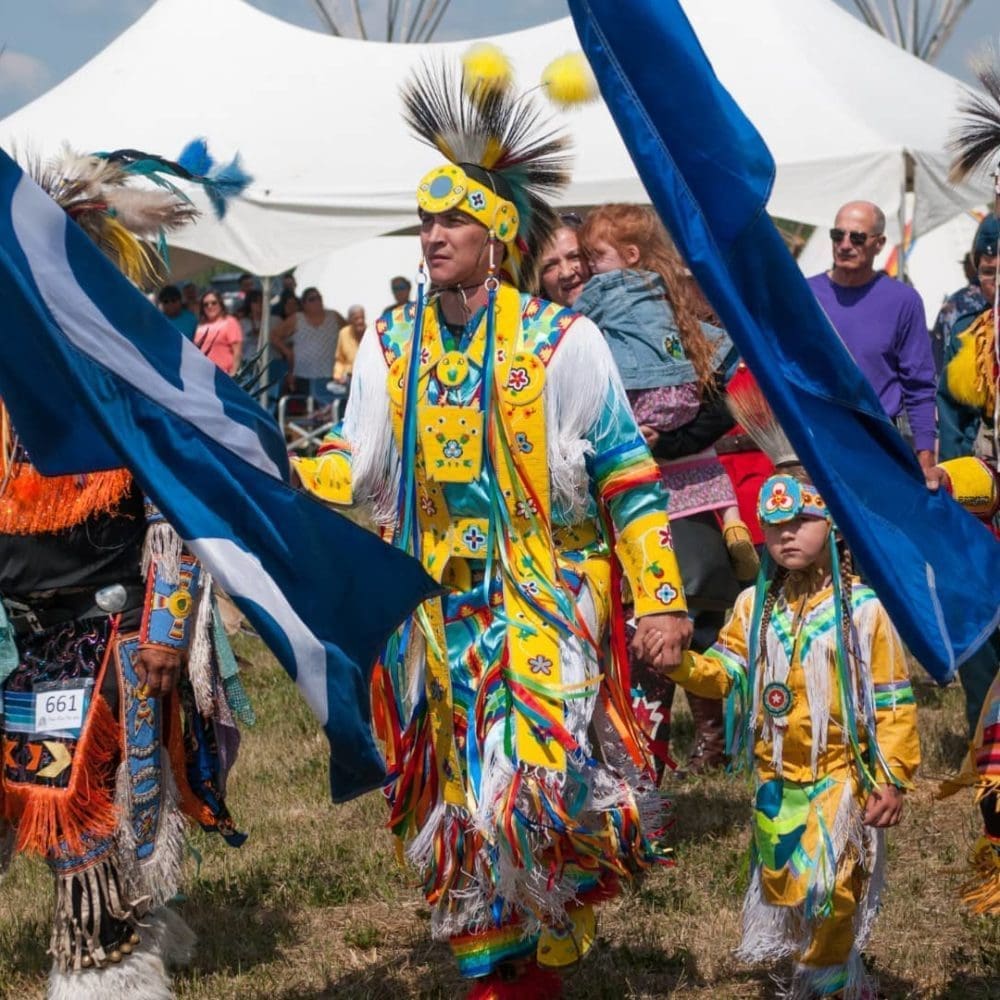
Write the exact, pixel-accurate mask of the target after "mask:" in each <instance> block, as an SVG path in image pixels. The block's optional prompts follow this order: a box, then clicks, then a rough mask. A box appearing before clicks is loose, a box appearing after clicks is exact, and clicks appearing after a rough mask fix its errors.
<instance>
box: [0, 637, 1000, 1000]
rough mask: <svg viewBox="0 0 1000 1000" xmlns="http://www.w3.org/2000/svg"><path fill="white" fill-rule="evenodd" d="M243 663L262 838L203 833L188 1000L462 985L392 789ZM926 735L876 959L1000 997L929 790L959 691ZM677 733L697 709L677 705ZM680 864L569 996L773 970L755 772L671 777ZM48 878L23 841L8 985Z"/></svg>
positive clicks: (443, 993)
mask: <svg viewBox="0 0 1000 1000" xmlns="http://www.w3.org/2000/svg"><path fill="white" fill-rule="evenodd" d="M242 652H243V653H244V654H246V655H248V656H249V658H250V660H251V665H250V666H249V668H248V669H247V671H246V672H245V674H244V677H245V680H246V682H247V687H248V688H249V690H250V693H251V696H252V697H253V699H254V703H255V706H256V709H257V714H258V717H259V719H260V721H259V723H258V725H257V727H256V728H255V729H254V730H252V731H250V732H249V733H247V734H246V736H245V737H244V742H243V748H242V753H241V758H240V761H239V765H238V767H237V769H236V772H235V774H234V776H233V779H232V784H231V788H230V796H229V800H230V806H231V808H232V811H233V813H234V815H235V816H236V817H237V820H238V822H239V823H240V824H241V826H242V828H243V829H246V830H247V831H248V832H249V833H250V840H249V841H248V842H247V844H246V845H245V846H244V847H243V848H242V849H241V850H239V851H234V850H232V849H229V848H227V847H225V846H224V845H223V844H222V841H221V840H220V839H219V838H210V837H207V836H205V835H202V834H200V833H198V834H195V835H194V836H193V838H192V845H191V846H192V857H191V859H190V860H189V862H188V878H187V882H186V887H185V889H186V896H185V898H184V900H183V902H182V903H181V904H180V910H181V912H182V913H183V914H184V916H185V918H186V919H187V920H188V922H189V923H190V924H191V925H192V926H193V927H194V928H195V930H196V931H197V933H198V936H199V938H200V945H199V951H198V956H197V958H196V960H195V963H194V965H193V967H192V968H191V969H189V970H188V971H186V972H185V973H182V974H180V975H178V976H177V978H176V989H177V994H178V997H181V998H185V1000H229V998H232V1000H236V998H240V1000H318V998H323V997H351V998H355V997H356V998H386V1000H390V998H391V1000H402V998H405V997H423V998H437V997H441V998H443V997H458V996H461V995H462V985H461V983H460V981H459V979H458V977H457V976H456V975H455V973H454V971H453V968H452V963H451V961H450V958H449V954H448V951H447V948H445V947H444V946H441V945H436V944H433V943H432V942H431V941H430V939H429V933H428V930H429V928H428V923H429V921H428V911H427V908H426V906H425V905H424V904H423V902H422V900H421V897H420V893H419V892H418V890H416V889H415V888H413V884H412V877H408V876H407V874H406V873H405V872H402V871H400V870H399V869H398V868H397V866H396V863H395V855H394V851H393V848H392V844H391V842H390V839H389V836H388V835H387V833H386V832H385V831H384V830H383V829H382V821H383V818H384V806H383V803H382V801H381V797H380V796H378V795H374V794H373V795H369V796H367V797H365V798H364V799H361V800H359V801H357V802H353V803H351V804H349V805H345V806H333V805H331V804H330V803H329V802H328V800H327V797H326V745H325V741H324V739H323V737H322V735H320V734H318V733H317V730H316V726H315V725H314V723H313V721H312V719H311V717H310V716H309V714H308V712H307V710H306V709H305V707H304V705H303V704H302V703H301V701H300V700H299V698H298V696H297V694H296V692H295V690H294V688H293V686H292V685H291V684H290V683H289V681H288V680H287V678H286V677H285V675H284V674H283V673H282V672H281V671H280V669H279V668H278V667H277V666H276V665H275V664H274V662H273V661H272V660H271V658H270V657H269V656H268V655H267V654H265V653H263V652H261V651H260V650H259V648H257V647H254V646H252V645H249V644H244V647H243V649H242ZM918 697H919V701H920V706H921V715H920V728H921V738H922V744H923V752H924V768H923V777H922V780H921V782H920V787H919V789H918V790H917V791H916V793H915V794H912V795H911V796H910V797H909V802H908V810H907V814H906V816H905V818H904V820H903V823H902V825H901V826H900V827H898V828H897V829H896V830H894V831H892V832H891V833H890V848H889V851H890V853H889V858H890V864H889V887H888V891H887V893H886V897H885V906H884V909H883V913H882V916H881V919H880V920H879V922H878V924H877V926H876V931H875V935H874V938H873V940H872V943H871V946H870V950H869V954H868V961H869V965H870V967H871V968H872V969H873V970H874V971H875V973H876V974H877V975H878V977H879V981H880V984H881V989H882V994H883V996H885V997H891V998H903V997H907V998H909V997H937V998H951V1000H986V998H998V997H1000V921H998V920H992V921H991V920H985V919H970V918H969V917H967V916H965V915H964V914H963V913H962V912H961V911H960V910H959V908H958V906H957V905H956V901H955V889H956V885H957V884H958V882H959V881H960V880H961V877H962V867H963V863H964V858H965V853H966V850H967V848H968V846H969V845H970V844H971V842H972V839H973V837H974V836H975V834H976V827H977V824H976V822H975V815H978V814H974V812H973V808H972V804H971V795H968V794H966V795H961V796H958V797H956V798H955V799H952V800H949V801H948V802H944V803H941V802H934V801H933V799H932V793H933V789H934V786H935V784H936V781H937V779H938V778H939V777H940V776H942V775H943V774H945V773H947V772H949V771H952V770H954V769H955V768H956V767H957V766H958V763H959V761H960V759H961V756H962V753H963V739H962V736H961V733H962V730H963V715H962V695H961V691H960V690H958V689H957V688H954V687H953V688H950V689H948V690H945V691H940V690H938V689H937V688H934V687H933V686H931V685H930V684H929V683H927V684H921V685H920V687H919V689H918ZM677 727H678V744H679V747H680V750H681V751H683V750H684V749H685V745H684V744H685V740H687V741H689V740H690V736H691V733H690V718H689V716H687V715H686V713H685V712H684V710H683V709H682V710H681V711H680V712H678V718H677ZM669 788H670V791H671V793H672V795H673V799H674V811H675V818H676V826H675V844H676V855H677V862H678V864H677V867H675V868H672V869H663V870H660V871H657V872H655V873H654V874H652V875H651V876H650V877H649V878H647V879H646V881H645V882H644V883H643V885H642V886H641V887H639V888H638V889H636V890H634V891H633V892H632V893H630V894H629V895H627V896H625V897H624V898H622V899H620V900H618V901H616V902H614V903H612V904H609V905H607V906H605V907H604V909H603V910H602V915H601V924H600V938H599V941H598V943H597V945H596V947H595V949H594V951H593V952H592V953H591V955H590V956H589V958H588V960H587V961H586V962H585V963H584V964H583V966H582V968H580V969H579V971H577V972H576V973H575V974H571V975H570V976H569V978H568V979H567V985H566V995H567V996H568V997H572V998H580V1000H597V998H608V1000H612V998H620V997H666V996H672V997H677V998H705V1000H707V998H710V997H711V998H730V997H732V998H768V997H772V996H774V994H775V988H774V985H773V983H772V981H771V979H770V977H769V972H768V971H767V970H763V971H762V970H753V969H748V968H747V967H745V966H741V965H740V964H738V963H736V962H735V961H734V960H733V959H732V958H731V956H730V952H731V950H732V948H733V947H734V946H735V944H736V942H737V934H738V927H739V909H740V901H741V898H742V893H743V888H744V884H745V875H744V870H743V856H744V849H745V844H746V838H747V821H748V816H749V807H748V797H747V790H746V785H745V784H744V782H743V781H742V780H741V779H734V778H730V777H726V776H724V775H719V776H714V777H711V778H707V779H699V780H685V781H679V780H673V781H672V782H671V783H670V785H669ZM49 895H50V884H49V879H48V874H47V872H46V870H45V868H44V866H43V865H41V864H40V863H37V862H33V861H27V860H26V859H24V858H21V859H18V860H17V861H16V862H15V863H14V865H13V866H12V868H11V870H10V872H9V874H8V875H7V877H6V879H5V881H4V882H3V885H2V887H0V996H2V997H4V998H18V1000H22V998H23V1000H31V998H37V997H41V996H43V994H44V978H45V974H46V971H47V968H48V959H47V956H46V954H45V948H46V944H47V941H48V908H49V905H50V904H49Z"/></svg>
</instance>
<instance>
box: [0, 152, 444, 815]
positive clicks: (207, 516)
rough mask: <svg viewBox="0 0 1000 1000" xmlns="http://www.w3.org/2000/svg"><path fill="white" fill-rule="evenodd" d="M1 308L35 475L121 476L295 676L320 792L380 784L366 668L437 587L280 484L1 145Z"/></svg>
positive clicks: (205, 369)
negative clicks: (322, 747)
mask: <svg viewBox="0 0 1000 1000" xmlns="http://www.w3.org/2000/svg"><path fill="white" fill-rule="evenodd" d="M0 301H2V303H3V324H4V330H5V333H6V336H5V338H4V340H5V343H4V353H3V362H2V364H0V396H2V398H3V400H4V403H5V404H6V405H7V407H8V409H9V410H10V412H11V415H12V418H13V422H14V425H15V426H16V427H17V430H18V433H19V434H20V436H21V439H22V440H23V441H24V443H25V446H26V447H27V449H28V452H29V454H30V455H31V459H32V461H33V463H34V464H35V465H36V466H37V468H38V469H39V471H40V472H42V473H44V474H46V475H63V474H70V473H83V472H95V471H99V470H102V469H107V468H115V467H120V466H125V467H127V468H128V469H130V470H131V471H132V473H133V475H134V476H135V478H136V480H137V482H138V483H139V485H140V486H141V488H142V489H143V490H144V491H145V492H146V493H147V495H148V496H149V497H150V498H151V499H152V500H153V502H154V503H156V504H157V506H158V507H159V508H160V509H161V510H162V511H163V513H164V514H165V515H166V517H167V519H168V520H169V521H170V522H171V524H172V525H173V526H174V528H175V529H176V530H177V532H178V533H179V534H180V535H181V537H182V538H184V539H185V541H186V542H187V544H188V545H189V546H190V548H191V550H192V551H193V552H194V553H196V554H197V555H198V557H199V558H200V559H202V561H203V562H204V564H205V566H206V567H207V568H208V570H209V572H210V573H211V574H212V575H213V576H214V577H215V578H216V579H217V580H218V581H219V583H220V584H221V586H222V587H223V588H224V589H225V590H226V592H227V593H229V595H230V596H231V597H232V598H233V599H234V600H235V601H236V603H237V605H239V607H240V610H241V611H243V613H244V614H245V615H246V616H247V618H249V619H250V621H251V622H252V623H253V625H254V627H255V628H256V629H257V630H258V631H259V632H260V634H261V636H262V637H263V638H264V640H265V642H267V644H268V646H270V648H271V649H272V650H273V651H274V653H275V655H276V656H277V657H278V659H279V660H280V661H281V664H282V666H283V667H284V668H285V670H287V671H288V673H289V674H290V676H291V677H292V678H293V679H294V680H295V683H296V684H297V686H298V687H299V690H300V691H301V692H302V694H303V696H304V697H305V699H306V701H307V702H308V703H309V705H310V707H311V708H312V710H313V712H314V713H315V714H316V716H317V718H318V719H319V721H320V723H321V724H322V726H323V729H324V730H325V732H326V734H327V736H328V738H329V740H330V747H331V761H330V786H331V791H332V794H333V797H334V799H335V800H337V801H342V800H344V799H348V798H351V797H353V796H355V795H358V794H360V793H361V792H364V791H367V790H368V789H370V788H373V787H375V786H377V785H379V784H380V783H381V782H382V780H383V777H384V768H383V763H382V760H381V757H380V755H379V753H378V750H377V749H376V747H375V744H374V741H373V739H372V734H371V730H370V727H369V699H368V675H369V671H370V668H371V665H372V663H373V662H374V660H375V657H376V655H377V652H378V650H379V648H380V646H381V644H382V643H383V642H384V641H385V640H386V638H387V636H388V635H389V633H390V632H391V631H392V629H393V628H394V627H395V626H396V625H397V624H398V623H399V622H400V621H401V620H402V619H403V618H405V617H406V616H407V614H408V613H409V612H410V611H411V610H412V609H413V608H414V607H415V606H416V605H417V604H418V603H419V602H420V601H421V600H423V599H424V598H425V597H427V596H429V595H430V594H431V593H433V592H434V591H435V590H436V589H437V588H436V585H435V584H434V582H433V581H432V580H431V579H430V578H429V577H428V576H427V575H426V574H425V573H424V571H423V569H422V567H421V566H420V564H419V563H418V562H417V561H416V560H414V559H411V558H410V557H409V556H406V555H404V554H403V553H401V552H399V551H397V550H395V549H393V548H391V547H390V546H388V545H386V544H384V543H383V542H382V541H380V540H379V539H378V538H376V537H375V536H374V535H371V534H369V533H368V532H366V531H364V530H362V529H361V528H358V527H356V526H355V525H353V524H351V523H350V522H349V521H347V520H345V519H344V518H342V517H340V516H339V515H337V514H335V513H333V512H332V511H330V510H328V509H327V508H326V507H324V506H323V505H322V504H320V503H318V502H316V501H314V500H312V499H310V498H309V497H308V496H306V495H304V494H302V493H297V492H296V491H294V490H292V489H291V488H290V487H289V486H287V485H286V483H285V480H286V478H287V472H288V460H287V456H286V453H285V445H284V441H283V440H282V437H281V433H280V431H279V429H278V427H277V425H276V424H275V423H274V422H273V421H272V420H271V418H270V417H269V416H268V415H267V414H266V413H265V412H264V411H263V410H262V409H261V408H260V407H259V406H257V404H256V403H255V402H254V401H253V400H252V399H250V397H249V396H247V395H246V394H245V393H244V392H243V391H242V390H240V389H239V388H238V387H237V386H236V384H235V383H234V382H233V381H232V380H231V379H230V378H229V377H228V376H226V375H225V374H223V373H222V372H221V371H219V369H218V368H217V367H216V366H215V365H214V364H213V363H212V362H211V361H210V360H209V359H208V358H207V357H205V356H204V355H203V354H202V353H201V352H200V351H199V350H198V349H197V348H196V347H195V346H194V345H193V344H192V343H191V342H190V341H188V340H187V339H186V338H184V337H182V336H180V335H179V334H178V333H177V331H176V330H174V328H173V327H172V326H171V325H170V323H169V322H168V321H167V320H166V319H164V318H163V317H162V316H161V315H160V313H159V312H158V311H157V310H156V309H155V308H153V307H152V306H151V305H150V304H149V303H148V302H147V301H146V300H145V298H144V297H143V296H142V295H141V294H140V293H139V292H138V291H137V290H136V289H135V288H134V287H133V286H132V285H131V284H130V283H129V282H128V281H127V280H126V279H125V278H123V277H122V275H121V274H120V273H119V272H118V271H117V269H116V268H115V267H114V266H113V265H112V264H111V263H110V261H108V260H107V259H106V258H105V257H104V255H103V254H102V253H101V252H100V251H99V250H98V249H97V248H96V247H95V246H94V244H93V243H92V242H91V241H90V240H89V239H88V238H87V236H86V235H85V234H84V233H83V231H82V230H81V229H80V228H79V227H78V226H77V225H76V224H75V223H74V222H72V221H71V220H70V219H69V218H68V217H67V216H66V215H65V213H64V212H63V211H62V209H60V208H59V206H58V205H56V203H55V202H53V201H52V200H51V199H50V198H49V197H48V195H46V194H45V192H44V191H42V189H41V188H39V187H38V186H37V185H36V184H35V183H34V181H32V180H31V179H30V178H29V177H27V176H26V175H25V174H24V173H23V172H22V171H21V169H20V168H19V167H18V166H17V164H16V163H14V161H13V160H12V159H11V158H10V157H9V156H7V155H6V154H5V153H4V152H3V151H0ZM290 752H291V751H290Z"/></svg>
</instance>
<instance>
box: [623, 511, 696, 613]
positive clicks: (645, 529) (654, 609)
mask: <svg viewBox="0 0 1000 1000" xmlns="http://www.w3.org/2000/svg"><path fill="white" fill-rule="evenodd" d="M671 542H672V539H671V534H670V525H669V523H668V522H667V520H666V518H665V517H664V516H663V515H662V514H658V513H652V514H645V515H643V516H642V517H639V518H637V519H636V520H635V521H633V522H632V523H631V524H629V525H627V526H626V527H625V529H624V530H623V531H622V532H621V534H620V535H619V537H618V542H617V544H616V546H615V553H616V555H617V556H618V559H619V560H620V561H621V564H622V568H623V569H624V570H625V575H626V576H627V577H628V581H629V584H630V585H631V587H632V595H633V598H634V600H635V613H636V616H637V617H639V618H641V617H642V616H643V615H655V614H665V613H667V612H670V611H686V610H687V602H686V601H685V600H684V588H683V586H682V584H681V571H680V567H679V566H678V565H677V556H676V555H674V550H673V546H672V544H671Z"/></svg>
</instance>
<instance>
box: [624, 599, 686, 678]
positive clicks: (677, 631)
mask: <svg viewBox="0 0 1000 1000" xmlns="http://www.w3.org/2000/svg"><path fill="white" fill-rule="evenodd" d="M693 634H694V625H692V624H691V619H690V618H688V616H687V613H686V612H684V611H671V612H669V613H666V614H660V615H643V617H642V618H640V619H638V621H637V622H636V627H635V635H634V636H633V637H632V643H631V649H632V655H633V656H635V658H636V659H639V660H642V661H643V662H644V663H648V664H649V665H650V666H651V667H654V668H655V669H657V670H661V671H664V672H666V671H670V670H676V669H677V668H678V667H679V666H680V665H681V658H682V657H683V656H684V651H685V650H686V649H687V648H688V646H690V645H691V636H692V635H693Z"/></svg>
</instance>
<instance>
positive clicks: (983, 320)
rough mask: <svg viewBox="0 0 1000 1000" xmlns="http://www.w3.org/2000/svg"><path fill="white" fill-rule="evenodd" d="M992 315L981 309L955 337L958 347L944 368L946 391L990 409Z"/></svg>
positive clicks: (974, 404) (993, 388)
mask: <svg viewBox="0 0 1000 1000" xmlns="http://www.w3.org/2000/svg"><path fill="white" fill-rule="evenodd" d="M992 327H993V317H992V315H991V313H990V312H989V311H987V312H985V313H984V314H983V315H982V316H981V317H980V318H979V319H977V320H976V322H975V323H973V325H972V326H970V327H969V329H968V330H967V331H966V332H965V333H963V334H961V335H960V336H959V338H958V344H959V347H958V350H957V351H956V352H955V356H954V357H953V358H952V359H951V361H949V362H948V366H947V368H945V379H946V381H947V385H948V391H949V392H950V393H951V394H952V396H954V397H955V399H957V400H958V402H960V403H965V404H966V406H976V407H981V408H982V409H984V410H986V411H987V412H990V413H992V411H993V399H994V393H995V391H996V388H995V385H994V381H995V379H996V375H995V374H994V371H993V329H992Z"/></svg>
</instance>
